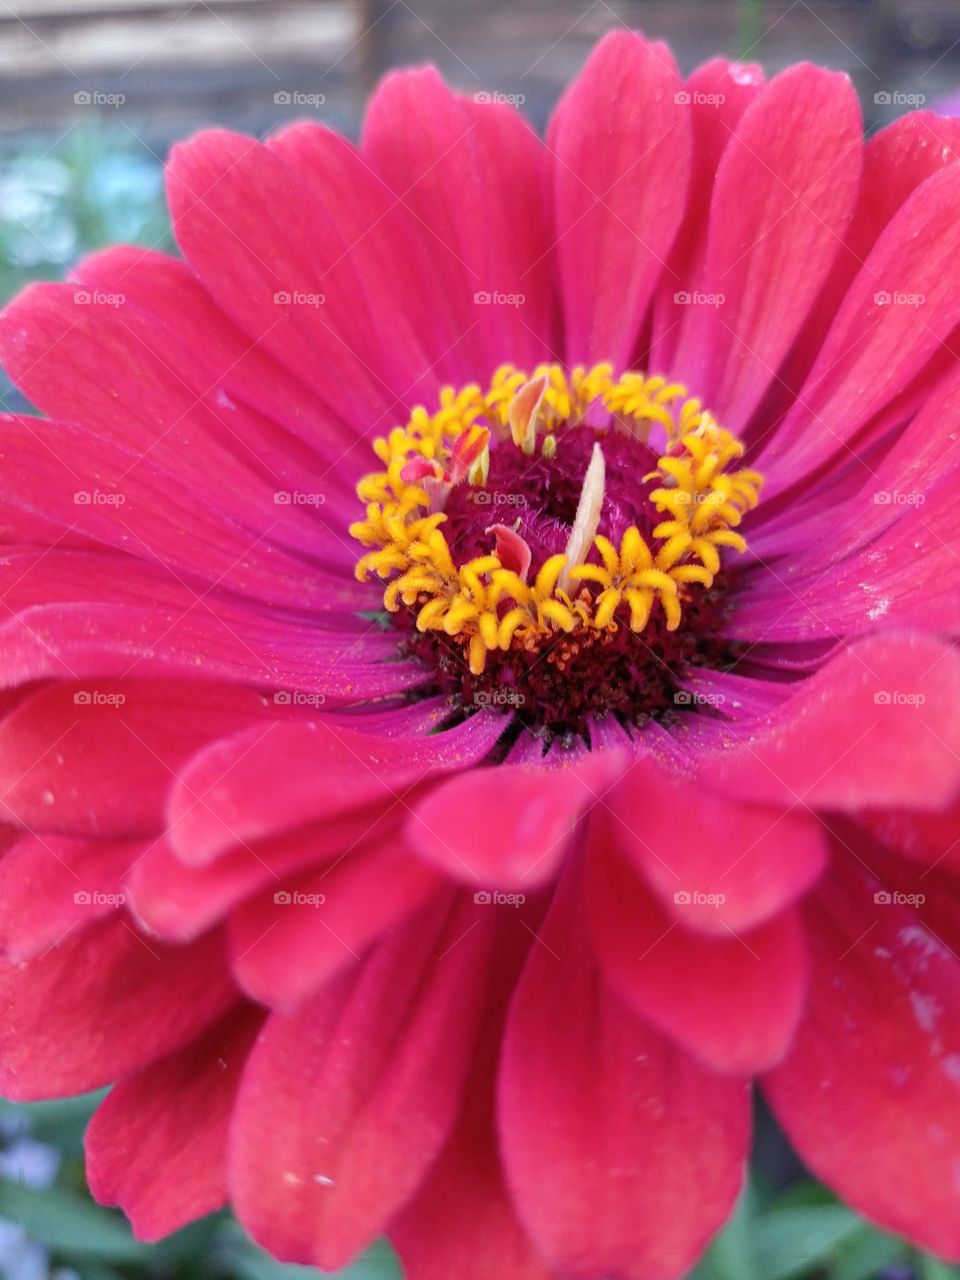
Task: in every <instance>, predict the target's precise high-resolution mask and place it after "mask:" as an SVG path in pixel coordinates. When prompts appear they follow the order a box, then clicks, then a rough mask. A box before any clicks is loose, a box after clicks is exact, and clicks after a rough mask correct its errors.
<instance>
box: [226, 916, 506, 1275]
mask: <svg viewBox="0 0 960 1280" xmlns="http://www.w3.org/2000/svg"><path fill="white" fill-rule="evenodd" d="M471 916H474V908H473V906H472V904H470V903H469V902H464V901H463V900H461V901H460V903H459V905H458V906H455V907H454V909H453V910H452V911H451V910H450V899H449V898H447V899H445V900H444V901H442V902H440V903H438V904H437V906H436V907H434V908H431V910H430V911H429V912H427V913H426V914H424V915H422V916H420V917H419V918H418V919H417V920H416V921H415V922H413V923H412V924H411V925H410V926H408V927H407V928H405V929H403V930H401V931H400V932H398V933H397V934H395V935H394V936H393V938H392V939H391V940H389V941H387V942H384V943H382V944H381V945H380V946H379V947H378V948H377V950H376V951H375V952H374V953H373V954H372V955H371V957H370V959H369V960H368V961H366V962H365V963H364V964H363V965H362V966H359V967H357V968H355V969H354V970H353V971H352V972H350V973H348V974H346V975H344V976H343V977H342V978H339V979H336V980H335V981H334V982H333V983H331V984H329V985H328V986H327V988H326V989H325V990H324V991H323V992H321V993H320V994H319V995H317V996H315V997H313V998H312V999H311V1000H310V1001H308V1002H306V1003H305V1004H304V1005H302V1006H301V1008H300V1009H298V1010H297V1011H296V1012H295V1013H290V1014H279V1013H274V1014H272V1015H271V1017H270V1018H269V1020H268V1022H267V1024H266V1028H265V1030H264V1033H263V1036H262V1037H261V1040H260V1043H259V1044H258V1046H257V1048H256V1049H255V1050H254V1053H253V1055H252V1057H251V1059H250V1063H249V1066H248V1068H247V1071H246V1073H245V1076H244V1081H243V1085H242V1087H241V1090H240V1096H239V1099H238V1103H237V1110H236V1117H235V1122H234V1129H233V1143H232V1161H231V1165H232V1168H231V1185H232V1192H233V1201H234V1204H235V1205H236V1208H237V1212H238V1215H239V1217H240V1219H241V1221H242V1222H243V1224H244V1226H245V1227H246V1228H247V1229H248V1230H249V1231H250V1232H251V1233H252V1234H253V1236H254V1237H255V1239H257V1240H258V1241H259V1242H260V1243H261V1244H263V1245H264V1247H266V1248H268V1249H269V1250H270V1252H271V1253H273V1254H274V1255H275V1256H276V1257H278V1258H280V1259H281V1260H283V1261H294V1260H296V1261H300V1262H305V1263H311V1264H313V1265H316V1266H320V1267H322V1268H324V1269H325V1270H334V1269H336V1268H337V1267H340V1266H342V1265H343V1264H344V1263H345V1262H347V1261H348V1260H349V1259H350V1258H352V1257H353V1256H354V1255H355V1254H356V1253H357V1252H359V1250H360V1249H362V1248H363V1247H364V1246H365V1245H366V1244H367V1243H368V1242H369V1241H370V1240H371V1239H373V1238H374V1237H375V1236H376V1235H377V1234H378V1233H379V1232H380V1231H382V1230H383V1228H384V1226H385V1225H386V1223H387V1221H388V1220H389V1219H390V1218H391V1217H392V1216H393V1214H394V1213H395V1212H396V1211H397V1210H398V1209H399V1208H400V1207H401V1206H402V1205H403V1204H404V1202H405V1201H406V1200H407V1199H409V1197H410V1196H411V1195H412V1194H413V1192H414V1191H415V1189H416V1188H417V1186H418V1185H419V1183H420V1181H421V1179H422V1178H423V1176H424V1174H425V1172H426V1170H427V1167H428V1166H429V1164H430V1163H431V1161H432V1160H433V1159H434V1157H435V1156H436V1155H437V1153H438V1152H439V1150H440V1149H441V1148H442V1146H443V1144H444V1142H445V1140H446V1137H447V1134H448V1132H449V1130H450V1127H451V1125H452V1123H453V1120H454V1117H455V1115H456V1111H457V1107H458V1102H459V1096H460V1088H461V1083H462V1080H463V1077H464V1073H465V1070H466V1067H467V1064H468V1059H469V1054H470V1051H471V1048H472V1046H473V1041H474V1036H475V1033H476V1026H477V1018H478V1015H479V1012H480V1008H481V994H482V991H483V984H484V980H485V974H486V966H487V960H488V956H489V944H490V934H489V931H488V927H487V925H485V923H484V922H485V921H487V920H489V919H490V918H491V917H490V916H489V915H487V916H483V917H482V918H480V919H479V920H477V919H476V918H474V920H471ZM291 1062H296V1063H300V1064H301V1066H302V1067H303V1068H304V1069H303V1070H301V1071H296V1072H293V1073H291V1070H290V1064H291Z"/></svg>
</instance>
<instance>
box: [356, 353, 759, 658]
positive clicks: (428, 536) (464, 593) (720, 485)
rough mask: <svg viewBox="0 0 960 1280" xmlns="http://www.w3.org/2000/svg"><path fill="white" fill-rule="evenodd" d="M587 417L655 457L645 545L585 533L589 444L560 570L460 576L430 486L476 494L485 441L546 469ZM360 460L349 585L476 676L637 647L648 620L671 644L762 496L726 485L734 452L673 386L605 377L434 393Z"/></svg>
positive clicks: (596, 466) (481, 560) (735, 477)
mask: <svg viewBox="0 0 960 1280" xmlns="http://www.w3.org/2000/svg"><path fill="white" fill-rule="evenodd" d="M593 406H597V407H598V410H599V412H600V413H601V414H602V413H603V411H606V413H607V414H608V415H609V422H610V424H611V425H610V427H609V428H607V429H612V430H616V431H621V432H625V433H626V434H628V435H632V436H634V437H635V438H637V439H639V440H642V441H645V442H649V443H650V444H651V445H653V444H654V442H656V446H657V447H658V448H659V449H660V456H659V458H658V461H657V467H656V469H655V470H654V471H653V472H651V473H650V475H648V476H643V477H638V478H637V483H638V487H639V485H641V484H643V483H649V482H658V483H657V485H656V487H655V488H653V489H652V490H650V492H649V493H648V495H647V498H648V500H649V502H650V503H651V505H652V507H653V509H654V510H655V511H656V512H657V513H658V514H659V515H660V516H661V517H663V519H661V520H660V522H659V523H656V524H654V527H653V529H652V531H651V533H650V534H649V535H648V537H646V538H645V537H644V535H643V534H642V533H641V532H640V530H639V529H637V528H636V527H635V526H630V527H629V528H628V529H627V530H626V531H625V532H624V534H623V536H622V538H621V540H620V546H619V548H617V547H615V546H614V545H613V544H612V543H611V542H610V541H609V540H608V539H607V538H605V537H603V536H602V535H599V534H597V533H596V529H597V525H598V523H599V520H600V518H601V511H602V503H603V492H604V480H603V457H602V451H601V448H600V445H599V443H597V444H596V445H595V448H594V452H593V455H592V462H591V465H590V467H589V468H588V472H587V474H586V476H585V477H584V486H583V493H582V495H581V501H580V508H578V512H577V521H576V522H575V528H574V529H573V530H572V532H571V536H570V539H569V541H568V543H567V547H566V551H565V554H562V555H554V556H551V557H550V558H549V559H548V560H547V561H546V562H545V563H544V564H542V565H541V566H540V568H539V570H538V571H537V573H536V575H535V577H534V581H533V582H532V583H527V582H524V581H523V580H522V579H521V578H520V576H519V575H518V574H517V573H515V572H513V571H512V570H510V569H507V568H505V567H504V565H503V564H502V563H501V561H500V559H499V557H498V556H497V555H496V554H492V553H491V554H489V555H484V556H478V557H475V558H474V559H472V560H470V561H468V562H466V563H464V564H460V565H457V564H456V563H455V561H454V558H453V555H452V553H451V549H450V547H449V546H448V544H447V540H446V538H445V536H444V531H443V525H444V523H445V522H446V520H447V516H446V515H445V514H444V513H443V512H442V511H437V510H433V511H431V510H430V498H429V496H428V489H429V488H430V486H431V484H433V483H434V481H436V482H440V481H441V480H443V481H444V485H443V486H441V492H446V491H447V490H448V488H449V486H450V485H451V484H458V483H467V484H470V485H471V486H474V487H477V488H481V489H482V488H484V487H485V486H486V483H487V479H488V476H489V469H490V443H491V437H492V438H493V439H494V440H495V441H497V442H499V447H501V448H510V447H512V446H511V442H512V445H513V446H516V447H517V448H519V449H520V450H521V451H522V452H523V453H524V454H526V455H528V456H529V457H531V458H532V457H534V456H535V454H536V452H537V444H538V441H539V442H540V452H541V453H542V455H543V457H545V458H547V459H551V458H553V457H555V456H556V454H557V453H558V452H559V451H560V450H562V449H563V447H564V446H563V438H564V432H566V431H569V430H570V429H571V428H574V427H577V426H579V425H581V424H582V422H583V420H584V418H585V416H586V414H587V412H588V411H589V410H590V409H591V408H592V407H593ZM590 421H591V423H592V422H593V421H594V418H593V416H592V415H591V419H590ZM597 421H599V422H602V418H600V419H597ZM603 429H604V428H602V427H600V428H598V429H597V436H598V441H599V440H602V438H603ZM373 449H374V453H375V454H376V457H377V458H378V460H379V461H380V463H381V464H382V470H380V471H377V472H372V473H371V474H370V475H367V476H365V477H364V478H363V479H362V480H361V481H360V483H359V485H358V486H357V493H358V495H359V497H360V499H361V501H362V502H363V503H364V504H365V508H366V512H365V518H364V519H362V520H358V521H357V522H356V523H355V524H353V525H351V526H350V533H351V534H352V535H353V537H354V538H356V539H357V541H358V542H360V543H361V544H362V545H363V546H364V547H365V548H368V550H366V551H365V553H364V554H363V555H362V556H361V557H360V559H359V561H358V563H357V577H358V578H359V579H360V580H361V581H366V580H368V578H369V577H370V575H371V574H375V575H377V576H378V577H380V578H381V579H384V580H389V581H387V583H386V586H385V588H384V595H383V601H384V606H385V607H386V608H387V609H388V610H390V611H391V612H396V611H397V610H398V609H400V607H401V606H402V605H405V606H407V607H408V608H411V609H414V610H415V611H416V625H417V628H418V629H419V630H420V631H442V632H443V633H444V634H445V635H447V636H450V637H455V638H456V639H457V640H459V641H461V642H462V643H463V645H464V648H465V651H466V654H467V658H468V662H469V665H470V670H471V671H472V672H473V673H474V674H475V675H479V674H480V673H482V671H483V670H484V667H485V665H486V662H487V656H488V654H489V653H490V652H491V651H494V650H507V649H510V648H511V647H512V646H514V645H515V644H519V645H522V646H523V647H525V648H529V649H533V648H535V647H537V646H538V645H540V644H541V643H543V642H545V641H549V640H550V638H551V637H553V636H557V635H559V634H560V633H563V632H569V631H574V630H576V629H578V628H581V627H583V628H592V629H594V630H596V631H600V630H607V629H611V628H612V629H616V628H617V627H618V626H620V625H626V626H629V627H630V629H631V630H632V631H634V632H642V631H643V630H644V629H645V628H646V627H647V625H648V624H649V622H650V618H651V615H652V613H653V611H654V609H655V608H657V607H658V606H659V608H660V610H661V611H662V616H663V618H664V620H665V622H666V625H667V628H668V629H669V630H671V631H673V630H676V628H677V627H679V625H680V622H681V620H682V616H683V606H684V602H685V601H686V600H687V599H688V598H689V594H690V592H691V590H693V589H696V588H702V589H707V588H709V587H710V586H711V585H712V584H713V581H714V579H715V577H716V575H717V573H718V572H719V571H720V568H721V551H722V550H724V549H729V550H733V551H737V552H743V551H744V550H745V549H746V542H745V541H744V539H743V536H742V535H741V534H740V533H738V532H736V529H737V527H738V526H739V525H740V523H741V521H742V519H743V517H744V515H745V514H746V513H747V512H748V511H750V510H752V509H753V508H754V507H755V506H756V505H757V502H758V501H759V496H760V489H761V487H762V484H763V480H762V477H761V476H760V474H759V473H758V472H756V471H752V470H748V469H744V468H741V469H737V470H733V469H731V467H732V466H733V465H734V464H735V463H736V462H737V461H738V460H739V458H740V457H741V456H742V454H743V446H742V445H741V444H740V442H739V441H738V440H737V439H735V437H734V436H732V435H731V434H730V433H729V432H728V431H725V430H724V429H723V428H722V427H720V426H719V425H718V424H717V423H716V421H715V420H714V419H713V418H712V417H711V415H710V414H709V413H708V412H707V411H706V410H704V409H703V407H702V405H701V404H700V401H699V400H696V399H693V398H691V397H689V396H688V394H687V391H686V388H685V387H683V386H682V385H681V384H680V383H676V382H669V381H668V380H667V379H666V378H663V377H659V376H654V377H646V376H645V375H644V374H642V373H636V372H629V373H625V374H623V375H622V376H621V377H620V378H615V377H614V374H613V369H612V367H611V366H610V365H608V364H598V365H594V366H593V367H592V368H590V369H586V368H584V367H582V366H577V367H576V368H574V369H572V370H570V371H569V372H567V371H565V370H564V369H563V368H561V366H559V365H549V364H545V365H540V366H538V367H537V368H536V369H535V370H534V371H533V373H532V375H528V374H526V373H525V372H523V371H522V370H519V369H515V368H513V366H512V365H503V366H501V367H500V368H499V369H498V370H497V371H496V373H495V374H494V376H493V380H492V382H491V385H490V388H489V390H488V391H487V392H486V393H484V392H482V391H481V389H480V387H479V386H475V385H470V386H467V387H463V388H462V389H460V390H459V391H458V390H456V389H455V388H453V387H445V388H444V389H443V390H442V392H441V394H440V406H439V408H438V409H437V411H436V412H434V413H432V414H431V413H428V412H427V410H426V409H425V408H423V407H422V406H418V407H417V408H415V409H414V410H413V412H412V414H411V416H410V420H409V421H408V422H407V423H406V424H405V425H403V426H396V427H394V428H393V429H392V430H391V431H390V433H389V434H388V435H387V436H386V437H384V438H382V439H378V440H376V441H374V444H373ZM405 475H406V476H407V477H408V479H404V476H405ZM431 476H432V477H433V480H431ZM434 492H436V486H434ZM440 501H441V500H438V501H437V502H436V505H440ZM581 509H582V510H581ZM592 553H595V555H596V560H595V561H594V560H590V559H588V556H589V555H590V554H592Z"/></svg>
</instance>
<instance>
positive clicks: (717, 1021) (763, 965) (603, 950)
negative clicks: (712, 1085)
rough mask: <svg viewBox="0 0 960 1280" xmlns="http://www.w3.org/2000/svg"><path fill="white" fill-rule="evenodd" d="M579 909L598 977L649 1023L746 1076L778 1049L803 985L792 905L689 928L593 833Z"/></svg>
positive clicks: (785, 1040) (714, 1063)
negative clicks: (702, 929)
mask: <svg viewBox="0 0 960 1280" xmlns="http://www.w3.org/2000/svg"><path fill="white" fill-rule="evenodd" d="M600 830H601V832H602V831H603V828H602V827H601V828H600ZM587 908H588V911H589V914H590V918H591V921H592V926H593V928H592V932H593V939H594V946H595V947H596V950H597V956H598V960H599V962H600V966H601V968H602V970H603V973H604V976H605V977H606V979H607V980H608V981H609V982H610V984H611V986H612V987H613V988H614V989H615V990H616V991H617V993H618V994H619V996H620V997H621V998H622V999H623V1000H624V1001H625V1002H626V1003H627V1004H628V1005H629V1006H630V1007H631V1008H632V1009H633V1010H634V1011H635V1012H636V1013H637V1014H638V1015H639V1016H640V1017H642V1018H645V1019H646V1020H647V1021H649V1022H651V1023H652V1024H653V1026H655V1027H656V1028H657V1030H658V1031H661V1032H662V1033H663V1034H664V1035H666V1036H669V1037H670V1038H671V1039H673V1040H675V1041H676V1042H677V1044H679V1045H680V1046H682V1047H683V1048H684V1049H688V1050H689V1051H690V1052H691V1053H694V1054H696V1055H697V1056H698V1057H699V1058H701V1059H702V1060H703V1062H704V1063H705V1064H706V1065H707V1066H709V1067H712V1068H714V1069H715V1070H717V1071H730V1072H734V1073H740V1074H752V1073H753V1072H755V1071H757V1070H761V1069H763V1068H765V1067H769V1066H772V1065H773V1064H774V1063H775V1062H777V1061H779V1059H780V1058H781V1057H782V1056H783V1054H784V1052H785V1050H786V1049H787V1047H788V1046H789V1044H790V1041H791V1038H792V1036H793V1033H794V1030H795V1029H796V1025H797V1020H798V1018H799V1016H800V1011H801V1008H802V1004H803V996H804V991H805V987H806V956H805V952H804V946H803V937H802V934H801V932H800V929H799V927H798V925H797V921H796V919H795V918H794V915H793V913H792V912H790V911H785V912H782V913H781V914H780V915H778V916H776V917H774V918H773V919H772V920H771V921H770V923H769V924H766V925H762V926H761V927H760V928H758V929H752V930H751V931H750V932H749V933H747V934H744V935H739V934H734V933H733V932H732V931H731V932H730V933H729V934H728V935H727V936H726V937H719V938H718V937H704V936H702V935H700V934H696V933H693V932H690V931H689V930H687V929H686V928H685V927H684V926H683V924H681V923H678V921H677V919H676V918H675V917H671V916H670V915H668V914H667V913H666V912H665V911H664V910H663V909H662V908H661V907H659V906H658V904H657V902H656V899H655V898H654V897H653V896H652V895H651V894H650V892H649V891H648V890H647V889H645V888H644V886H643V883H642V881H641V880H640V879H639V878H638V877H637V875H636V873H635V872H634V871H633V870H632V869H631V868H630V867H629V866H628V864H627V863H626V862H624V861H623V860H622V859H621V858H618V857H616V856H614V855H613V854H612V853H611V852H608V851H607V849H605V848H604V846H603V844H602V835H601V837H600V841H598V842H597V843H595V844H594V845H593V848H592V850H591V863H590V873H589V877H588V897H587Z"/></svg>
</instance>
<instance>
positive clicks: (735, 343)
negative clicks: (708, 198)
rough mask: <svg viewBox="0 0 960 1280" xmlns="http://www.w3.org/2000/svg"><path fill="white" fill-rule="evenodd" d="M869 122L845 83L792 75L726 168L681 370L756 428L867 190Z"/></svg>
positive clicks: (734, 419)
mask: <svg viewBox="0 0 960 1280" xmlns="http://www.w3.org/2000/svg"><path fill="white" fill-rule="evenodd" d="M861 136H862V123H861V119H860V109H859V105H858V102H857V96H856V94H855V92H854V90H853V87H852V85H851V84H850V81H849V80H848V79H847V77H846V76H842V75H839V74H837V73H835V72H829V71H822V70H820V69H819V68H817V67H814V66H811V65H810V64H809V63H802V64H800V65H798V66H794V67H790V68H789V69H788V70H787V71H784V72H782V73H781V74H780V75H779V76H777V77H776V78H775V79H774V80H772V81H771V82H770V84H769V85H767V87H766V88H765V89H764V90H763V91H762V93H760V94H759V95H758V96H757V97H756V98H755V99H754V101H753V102H752V103H751V104H750V106H749V107H747V109H746V111H745V112H744V113H743V116H742V117H741V119H740V121H739V124H738V125H737V131H736V133H735V134H734V136H733V138H732V139H731V141H730V144H729V146H728V147H727V148H726V149H725V150H724V153H723V156H722V158H721V160H720V165H719V168H718V170H717V176H716V182H715V185H714V190H713V200H712V206H711V214H710V228H709V238H708V244H707V252H706V259H705V262H704V266H703V270H702V274H701V275H700V276H699V278H698V282H697V283H698V289H699V291H700V292H702V293H705V294H709V295H715V296H716V297H717V298H720V299H722V302H721V303H719V304H717V305H706V304H697V303H696V299H695V298H694V300H693V302H692V303H691V304H690V305H688V306H687V307H685V308H684V309H683V314H682V317H681V316H680V315H678V317H677V318H678V319H681V318H682V320H683V321H684V324H685V327H684V330H683V336H682V338H681V341H680V347H679V350H678V353H677V355H676V358H675V360H674V365H673V368H674V371H675V372H677V373H679V375H680V376H681V378H682V379H683V380H685V381H687V382H689V383H690V385H691V386H692V387H693V388H695V394H696V395H698V396H700V397H701V398H702V399H703V400H704V402H705V403H706V404H708V405H709V406H710V409H711V412H713V413H715V414H716V415H717V417H719V419H720V420H721V421H723V422H725V423H727V424H728V425H730V426H732V427H734V428H736V427H737V426H744V425H746V423H747V421H748V420H749V417H750V414H751V413H752V411H753V410H754V409H755V408H756V406H757V404H758V403H759V401H760V399H761V398H762V396H763V393H764V391H765V390H766V388H767V386H768V385H769V383H770V382H771V381H772V380H773V377H774V375H775V373H776V370H777V366H778V365H779V364H780V362H781V360H782V359H783V357H784V356H785V355H786V353H787V351H788V350H789V349H790V345H791V343H792V341H793V338H794V337H795V336H796V334H797V332H798V331H799V329H800V326H801V325H802V324H803V321H804V319H805V318H806V315H807V312H808V310H809V308H810V306H811V304H812V303H813V301H814V299H815V298H816V296H817V294H818V292H819V290H820V286H821V284H822V283H823V281H824V279H825V278H826V276H827V273H828V272H829V271H830V268H831V264H832V263H833V260H834V258H835V257H836V255H837V250H838V247H839V245H840V242H841V237H842V236H843V233H844V231H845V230H846V227H847V223H848V221H849V219H850V215H851V214H852V212H853V208H854V204H855V201H856V197H857V191H858V187H859V181H860V169H861V163H862V161H861V154H862V145H861Z"/></svg>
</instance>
